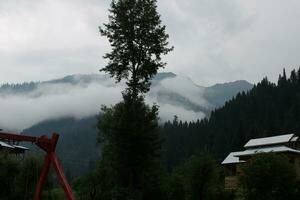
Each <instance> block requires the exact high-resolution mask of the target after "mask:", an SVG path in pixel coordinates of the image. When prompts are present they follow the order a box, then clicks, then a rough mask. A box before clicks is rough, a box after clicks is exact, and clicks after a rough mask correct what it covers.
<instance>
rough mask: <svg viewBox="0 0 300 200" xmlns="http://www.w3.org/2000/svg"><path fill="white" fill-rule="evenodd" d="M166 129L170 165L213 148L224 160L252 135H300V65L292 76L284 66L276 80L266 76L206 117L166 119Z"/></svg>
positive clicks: (239, 148) (164, 128) (215, 153)
mask: <svg viewBox="0 0 300 200" xmlns="http://www.w3.org/2000/svg"><path fill="white" fill-rule="evenodd" d="M179 117H180V116H179ZM163 132H164V135H165V137H166V143H165V148H166V149H167V150H166V154H167V156H166V158H167V160H166V163H167V166H169V167H172V166H176V165H177V164H178V163H180V162H181V161H182V160H184V159H185V158H186V157H189V156H190V155H192V154H193V153H194V152H197V151H200V150H208V151H210V152H211V153H213V154H214V155H215V157H216V158H217V159H218V160H219V161H221V160H222V159H223V158H224V157H225V156H226V155H227V154H228V153H229V152H232V151H239V150H241V149H242V148H243V145H244V144H245V143H246V142H247V141H248V140H249V139H252V138H259V137H267V136H275V135H280V134H284V133H295V134H296V135H300V69H298V71H297V70H293V71H292V72H291V75H290V77H287V75H286V73H285V70H284V72H283V74H282V75H280V76H279V79H278V83H277V84H275V83H272V82H270V81H269V80H268V79H267V77H266V78H264V79H263V80H262V81H261V82H259V83H258V84H256V85H255V86H254V87H253V89H251V90H249V91H248V92H242V93H239V94H237V95H236V96H235V97H234V98H232V99H231V100H230V101H228V102H226V103H225V105H224V106H223V107H221V108H218V109H216V110H214V111H212V112H211V114H210V117H208V118H205V119H203V120H198V121H196V122H184V121H180V119H178V118H175V119H174V120H173V121H169V122H167V123H165V125H164V127H163ZM179 147H180V148H179Z"/></svg>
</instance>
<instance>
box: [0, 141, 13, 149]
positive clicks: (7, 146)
mask: <svg viewBox="0 0 300 200" xmlns="http://www.w3.org/2000/svg"><path fill="white" fill-rule="evenodd" d="M0 146H1V147H5V148H10V149H14V148H15V147H13V146H11V145H9V144H6V143H5V142H2V141H0Z"/></svg>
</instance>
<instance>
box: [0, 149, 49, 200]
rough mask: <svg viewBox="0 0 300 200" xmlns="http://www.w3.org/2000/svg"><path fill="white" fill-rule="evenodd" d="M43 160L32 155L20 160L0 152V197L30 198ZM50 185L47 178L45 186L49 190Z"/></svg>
mask: <svg viewBox="0 0 300 200" xmlns="http://www.w3.org/2000/svg"><path fill="white" fill-rule="evenodd" d="M43 160H44V159H43V158H41V157H37V156H33V155H28V156H26V157H25V159H24V160H21V159H20V157H18V156H16V155H12V154H7V153H5V152H0V188H1V190H0V199H1V200H2V199H3V200H11V199H24V200H27V199H28V200H29V199H32V197H33V195H34V192H35V188H36V184H37V182H38V179H39V175H40V172H41V168H42V165H43ZM51 187H52V185H51V184H50V181H49V180H48V182H47V183H46V186H45V188H46V189H48V190H51ZM45 199H51V198H45Z"/></svg>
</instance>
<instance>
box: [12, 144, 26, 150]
mask: <svg viewBox="0 0 300 200" xmlns="http://www.w3.org/2000/svg"><path fill="white" fill-rule="evenodd" d="M13 146H14V147H15V148H17V149H22V150H29V148H27V147H24V146H20V145H13Z"/></svg>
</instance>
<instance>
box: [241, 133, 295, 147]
mask: <svg viewBox="0 0 300 200" xmlns="http://www.w3.org/2000/svg"><path fill="white" fill-rule="evenodd" d="M293 137H294V134H286V135H279V136H273V137H265V138H257V139H251V140H249V141H248V142H247V143H246V144H245V146H244V147H245V148H250V147H257V146H266V145H273V144H282V143H287V142H289V141H290V140H291V139H292V138H293Z"/></svg>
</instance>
